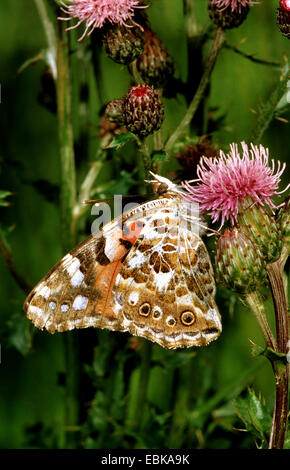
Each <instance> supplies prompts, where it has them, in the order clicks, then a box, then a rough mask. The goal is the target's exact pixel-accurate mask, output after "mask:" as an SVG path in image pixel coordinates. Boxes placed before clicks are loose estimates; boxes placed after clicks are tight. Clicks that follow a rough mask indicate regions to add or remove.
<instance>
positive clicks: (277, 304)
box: [267, 258, 289, 449]
mask: <svg viewBox="0 0 290 470" xmlns="http://www.w3.org/2000/svg"><path fill="white" fill-rule="evenodd" d="M282 262H283V260H282V258H280V259H279V260H278V261H275V262H274V263H270V264H268V266H267V273H268V279H269V282H270V286H271V291H272V296H273V302H274V308H275V317H276V335H277V351H278V352H279V353H282V354H285V355H286V354H287V347H288V342H289V332H288V320H289V319H288V311H287V299H286V294H285V289H284V283H283V277H282ZM272 366H273V370H274V374H275V383H276V397H275V405H274V413H273V418H272V427H271V434H270V441H269V449H283V447H284V441H285V435H286V429H287V416H288V386H289V363H287V361H286V360H285V362H282V361H275V362H274V363H273V364H272Z"/></svg>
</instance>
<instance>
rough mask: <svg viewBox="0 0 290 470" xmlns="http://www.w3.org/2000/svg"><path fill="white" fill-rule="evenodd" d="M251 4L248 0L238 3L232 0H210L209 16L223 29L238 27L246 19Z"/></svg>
mask: <svg viewBox="0 0 290 470" xmlns="http://www.w3.org/2000/svg"><path fill="white" fill-rule="evenodd" d="M250 4H251V2H249V1H248V0H241V1H240V2H239V1H238V3H237V2H234V1H231V0H209V2H208V12H209V17H210V19H211V20H212V21H213V22H214V23H215V24H216V25H217V26H220V27H221V28H222V29H232V28H237V27H238V26H240V25H241V24H242V23H243V21H244V20H245V19H246V17H247V15H248V13H249V10H250Z"/></svg>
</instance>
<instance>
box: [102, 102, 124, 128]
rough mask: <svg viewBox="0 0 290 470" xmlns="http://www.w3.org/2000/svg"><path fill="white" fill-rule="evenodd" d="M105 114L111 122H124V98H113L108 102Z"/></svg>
mask: <svg viewBox="0 0 290 470" xmlns="http://www.w3.org/2000/svg"><path fill="white" fill-rule="evenodd" d="M105 116H106V118H107V119H108V120H109V121H110V122H115V123H117V124H124V119H123V100H122V99H121V100H113V101H110V103H108V104H107V106H106V109H105Z"/></svg>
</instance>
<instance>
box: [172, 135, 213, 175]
mask: <svg viewBox="0 0 290 470" xmlns="http://www.w3.org/2000/svg"><path fill="white" fill-rule="evenodd" d="M178 147H179V148H178V149H177V148H176V150H177V152H176V153H174V154H173V155H172V157H173V158H176V160H177V161H178V163H179V164H180V166H181V170H179V171H178V177H179V179H180V180H193V179H196V178H197V176H198V175H197V167H198V164H199V162H200V159H201V158H202V157H203V156H205V157H207V158H214V157H216V155H217V150H216V149H215V148H214V147H213V145H212V144H211V142H210V140H208V139H203V138H201V139H200V140H199V141H198V142H196V143H189V142H188V143H185V144H184V143H182V145H178Z"/></svg>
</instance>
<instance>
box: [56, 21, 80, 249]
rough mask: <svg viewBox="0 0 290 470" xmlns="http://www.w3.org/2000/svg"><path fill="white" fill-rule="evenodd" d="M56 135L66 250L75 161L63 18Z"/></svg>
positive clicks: (70, 239) (69, 244) (70, 237)
mask: <svg viewBox="0 0 290 470" xmlns="http://www.w3.org/2000/svg"><path fill="white" fill-rule="evenodd" d="M57 62H58V80H57V98H58V135H59V146H60V165H61V232H62V246H63V249H64V251H68V250H69V249H71V248H72V245H73V242H74V240H73V238H74V236H73V233H72V230H71V225H72V216H73V209H74V206H75V201H76V182H75V161H74V146H73V130H72V123H71V83H70V66H69V36H68V34H67V33H66V32H65V26H64V25H63V22H61V21H60V22H59V48H58V61H57Z"/></svg>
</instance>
